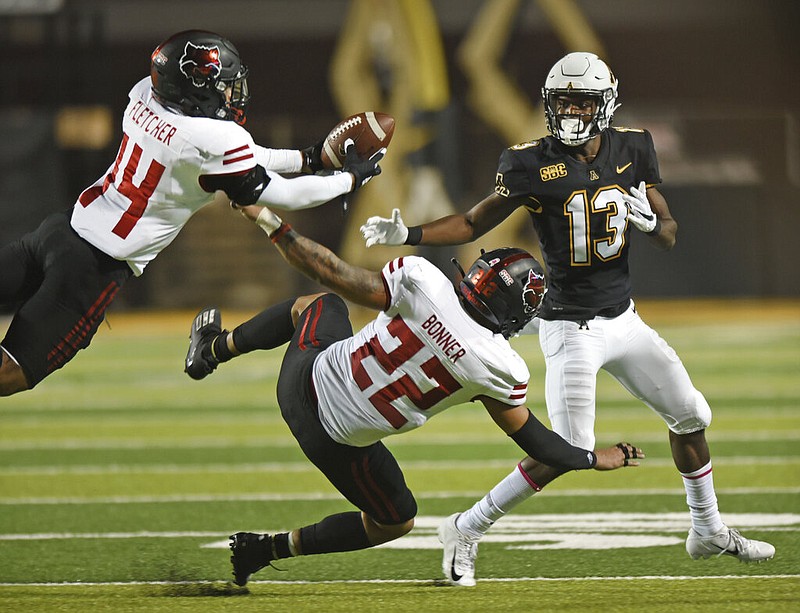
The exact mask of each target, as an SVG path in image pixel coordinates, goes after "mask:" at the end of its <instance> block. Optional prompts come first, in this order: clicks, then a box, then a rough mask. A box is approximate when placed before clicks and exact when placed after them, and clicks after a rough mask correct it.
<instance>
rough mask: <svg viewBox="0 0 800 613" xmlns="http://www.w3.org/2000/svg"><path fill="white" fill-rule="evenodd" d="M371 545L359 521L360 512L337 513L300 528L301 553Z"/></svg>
mask: <svg viewBox="0 0 800 613" xmlns="http://www.w3.org/2000/svg"><path fill="white" fill-rule="evenodd" d="M367 547H372V545H371V544H370V542H369V539H368V538H367V531H366V530H365V529H364V522H362V521H361V513H360V512H358V511H350V512H349V513H337V514H336V515H329V516H328V517H326V518H325V519H323V520H322V521H321V522H318V523H316V524H313V525H311V526H305V527H304V528H300V549H301V551H302V552H303V555H313V554H315V553H333V552H334V551H355V550H356V549H366V548H367Z"/></svg>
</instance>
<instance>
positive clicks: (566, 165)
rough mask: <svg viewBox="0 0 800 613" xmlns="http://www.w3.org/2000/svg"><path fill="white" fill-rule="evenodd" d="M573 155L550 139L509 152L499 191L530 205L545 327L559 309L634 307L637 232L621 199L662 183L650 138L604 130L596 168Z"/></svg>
mask: <svg viewBox="0 0 800 613" xmlns="http://www.w3.org/2000/svg"><path fill="white" fill-rule="evenodd" d="M568 151H569V149H568V148H567V147H565V146H564V145H562V144H561V143H560V142H559V141H558V140H556V139H555V138H553V137H552V136H548V137H546V138H543V139H541V140H535V141H531V142H528V143H522V144H520V145H515V146H514V147H511V148H509V149H506V150H505V151H504V152H503V153H502V154H501V156H500V163H499V166H498V169H497V181H496V184H495V191H496V192H497V193H498V194H500V195H501V196H505V197H508V198H513V197H518V196H524V197H527V198H528V201H529V202H528V204H527V205H526V208H527V209H528V211H529V212H530V215H531V219H532V220H533V225H534V228H535V229H536V232H537V234H538V236H539V242H540V246H541V249H542V255H543V256H544V261H545V265H546V266H547V271H548V290H547V296H546V298H547V299H546V301H545V305H544V308H543V313H542V316H543V317H544V318H546V319H558V318H560V317H559V316H558V313H553V312H552V311H553V309H552V308H548V305H550V306H551V307H552V305H553V304H554V303H555V304H560V305H569V306H572V307H576V309H575V310H576V311H578V312H580V311H581V310H584V309H586V310H589V311H591V312H593V313H594V314H597V312H599V311H601V310H602V309H605V308H607V307H613V306H616V305H620V304H622V303H624V302H625V301H627V300H629V299H630V297H631V282H630V274H629V272H628V250H629V247H630V244H629V239H630V232H631V230H630V228H629V227H628V222H627V219H626V214H627V209H626V206H625V202H624V201H623V200H622V194H623V193H628V191H629V190H630V188H631V187H632V186H634V187H638V185H639V183H640V182H641V181H644V182H645V183H647V184H648V185H654V184H658V183H661V177H660V175H659V172H658V161H657V159H656V152H655V148H654V147H653V138H652V136H651V135H650V133H649V132H647V131H646V130H636V129H630V128H609V129H607V130H604V131H603V132H602V142H601V145H600V151H599V152H598V154H597V157H596V158H595V160H594V161H593V162H592V163H591V164H586V163H584V162H580V161H578V160H576V159H575V158H573V157H572V156H571V155H569V153H568ZM559 308H560V307H559ZM559 308H557V309H556V310H559ZM565 310H566V311H568V310H569V309H565ZM566 318H569V317H566ZM581 318H582V317H581Z"/></svg>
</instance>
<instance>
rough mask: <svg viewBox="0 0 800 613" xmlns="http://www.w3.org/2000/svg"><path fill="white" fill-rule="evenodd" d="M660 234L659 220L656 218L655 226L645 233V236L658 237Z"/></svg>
mask: <svg viewBox="0 0 800 613" xmlns="http://www.w3.org/2000/svg"><path fill="white" fill-rule="evenodd" d="M660 233H661V220H660V219H658V218H656V226H655V228H653V229H652V230H650V232H648V233H647V236H658V235H659V234H660Z"/></svg>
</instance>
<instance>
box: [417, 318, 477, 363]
mask: <svg viewBox="0 0 800 613" xmlns="http://www.w3.org/2000/svg"><path fill="white" fill-rule="evenodd" d="M422 329H423V330H425V332H427V334H428V336H430V337H431V340H433V342H434V343H436V344H437V345H439V347H441V348H442V351H444V354H445V355H446V356H447V357H448V358H449V359H450V361H452V362H453V364H455V363H456V362H457V361H458V358H460V357H463V356H464V355H465V354H466V353H467V350H466V349H464V348H463V347H462V346H461V343H459V342H458V339H456V338H455V337H454V336H453V334H452V332H450V331H449V330H448V329H447V328H446V327H445V325H444V324H443V323H442V322H441V321H439V319H438V318H437V317H436V315H434V314H431V316H430V317H429V318H428V319H426V320H425V321H424V322H423V323H422Z"/></svg>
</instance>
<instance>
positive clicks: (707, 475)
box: [681, 462, 725, 536]
mask: <svg viewBox="0 0 800 613" xmlns="http://www.w3.org/2000/svg"><path fill="white" fill-rule="evenodd" d="M681 476H682V477H683V487H684V488H686V504H688V505H689V513H690V515H691V518H692V528H694V531H695V532H697V534H699V535H700V536H711V535H712V534H716V533H717V532H719V531H720V530H722V529H723V528H724V527H725V524H724V523H723V522H722V517H720V514H719V507H718V506H717V495H716V494H715V493H714V475H713V473H712V471H711V462H709V463H708V464H706V465H705V466H703V468H701V469H699V470H695V471H693V472H690V473H681Z"/></svg>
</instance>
